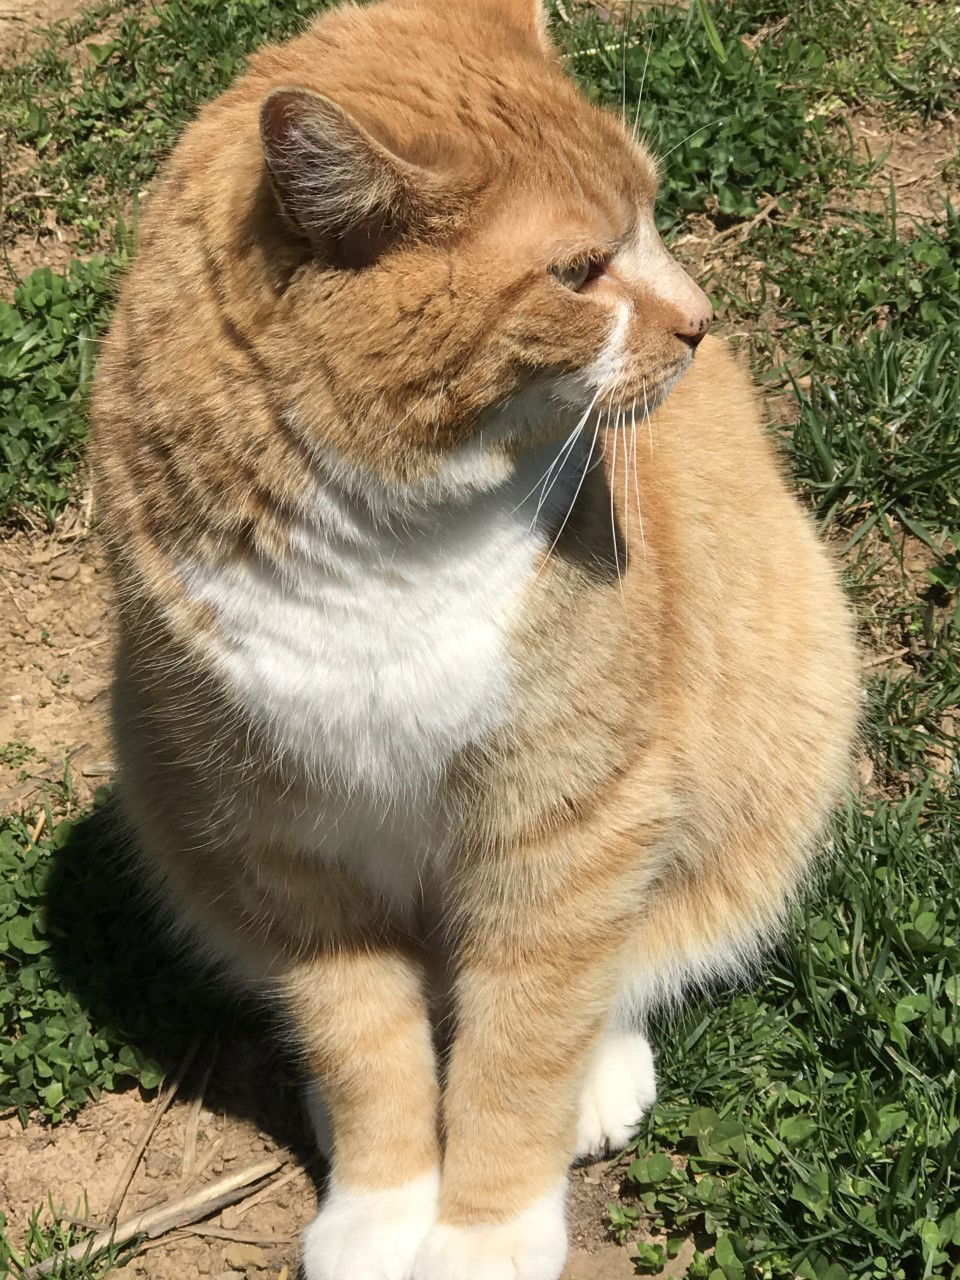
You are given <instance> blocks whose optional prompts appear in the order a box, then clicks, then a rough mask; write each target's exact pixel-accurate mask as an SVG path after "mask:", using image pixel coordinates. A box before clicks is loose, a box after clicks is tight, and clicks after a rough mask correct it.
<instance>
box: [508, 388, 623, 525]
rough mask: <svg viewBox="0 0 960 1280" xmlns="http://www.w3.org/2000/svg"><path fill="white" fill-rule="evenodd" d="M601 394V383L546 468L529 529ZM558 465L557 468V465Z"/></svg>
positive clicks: (518, 505)
mask: <svg viewBox="0 0 960 1280" xmlns="http://www.w3.org/2000/svg"><path fill="white" fill-rule="evenodd" d="M602 393H603V384H602V383H601V385H600V386H599V387H597V389H596V391H595V392H594V395H593V399H592V400H591V401H590V403H589V404H588V405H587V407H586V409H585V410H584V412H583V417H582V418H581V419H580V421H579V422H578V423H577V425H576V426H575V427H574V429H573V431H572V432H571V433H570V435H569V436H568V437H567V442H566V444H565V445H563V446H561V448H560V452H559V453H558V454H557V457H556V458H555V459H554V461H553V463H552V464H551V466H549V467H548V468H547V472H546V475H545V476H544V477H543V484H544V488H543V490H542V491H541V494H540V501H539V502H538V503H537V509H536V511H535V512H534V515H533V520H532V521H531V523H530V528H531V529H532V528H533V526H534V525H535V524H536V522H537V520H538V519H539V517H540V512H541V510H542V509H543V505H544V503H545V502H546V500H547V498H548V497H549V496H550V492H551V490H552V489H553V486H554V485H555V484H556V482H557V480H558V479H559V478H560V475H561V473H562V472H563V468H564V466H565V465H566V463H567V460H568V459H569V457H570V455H571V453H572V452H573V450H574V448H575V446H576V443H577V440H578V439H579V437H580V433H581V431H582V430H583V428H584V426H585V424H586V422H587V419H588V418H589V417H590V414H591V413H592V412H593V406H594V405H595V404H596V403H597V401H598V400H599V398H600V396H601V394H602ZM561 454H562V455H563V456H562V458H561ZM558 463H559V466H558V465H557V464H558ZM554 467H557V473H556V475H555V476H554V477H553V479H552V480H551V481H550V483H549V486H548V485H547V476H549V474H550V472H551V471H553V469H554ZM539 483H540V481H539V480H538V481H537V484H539ZM536 487H537V485H536V484H535V485H534V486H533V489H531V490H530V493H528V494H527V496H526V498H524V499H523V500H522V501H521V502H519V503H518V504H517V507H514V511H516V510H517V508H518V507H521V506H523V503H524V502H526V501H527V498H529V497H530V495H531V494H532V493H533V492H534V490H535V489H536Z"/></svg>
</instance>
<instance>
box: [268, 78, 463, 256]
mask: <svg viewBox="0 0 960 1280" xmlns="http://www.w3.org/2000/svg"><path fill="white" fill-rule="evenodd" d="M260 136H261V139H262V142H263V153H264V159H265V160H266V165H267V171H268V173H269V175H270V181H271V185H272V186H273V189H274V192H275V194H276V196H277V199H278V201H279V204H280V207H281V209H282V210H283V212H284V214H285V215H286V217H287V218H288V220H289V221H290V223H291V224H292V225H293V226H294V227H295V228H296V229H297V230H298V231H299V232H300V234H301V235H302V236H303V237H304V238H305V239H307V240H309V241H310V242H311V243H313V244H314V245H315V246H317V247H320V246H323V247H324V248H325V250H326V251H327V252H329V253H331V254H332V255H333V256H334V257H335V258H339V259H341V260H342V261H343V262H344V264H345V265H350V266H363V265H365V264H367V263H369V262H372V261H374V260H375V259H376V258H377V257H378V256H379V255H380V254H381V253H382V252H384V251H385V249H386V248H388V247H389V246H390V245H391V244H394V243H396V242H397V241H398V240H399V239H401V238H402V237H404V236H407V235H410V234H413V235H417V234H421V233H423V232H426V231H429V230H430V228H431V226H433V225H435V224H436V222H437V220H438V219H442V218H443V216H444V211H445V209H447V210H449V206H450V200H449V193H448V192H447V191H446V188H445V186H444V184H443V183H442V182H441V180H440V179H439V177H438V176H437V175H436V174H434V173H432V172H431V171H430V170H427V169H424V168H422V167H421V166H419V165H416V164H413V163H411V162H410V161H408V160H405V159H404V158H402V157H401V156H399V155H397V154H396V153H395V152H393V151H392V150H390V148H389V147H387V146H386V145H385V144H384V143H382V142H380V141H379V140H378V139H376V138H375V137H374V136H373V135H372V134H371V133H370V132H369V131H368V130H367V129H366V128H365V127H364V126H363V125H362V124H361V123H360V122H359V121H358V120H356V119H355V118H354V117H353V116H352V115H350V114H349V113H348V112H346V111H345V110H344V109H343V108H342V107H341V106H339V105H338V104H337V103H335V102H333V101H331V99H329V98H326V97H324V96H323V95H322V94H319V93H314V92H313V91H312V90H309V89H301V88H282V89H274V91H273V92H272V93H270V94H268V96H267V97H266V99H265V100H264V102H263V104H262V106H261V108H260ZM445 197H447V198H446V199H445Z"/></svg>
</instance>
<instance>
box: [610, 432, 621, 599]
mask: <svg viewBox="0 0 960 1280" xmlns="http://www.w3.org/2000/svg"><path fill="white" fill-rule="evenodd" d="M619 420H620V413H619V410H618V412H617V417H616V419H614V423H613V461H612V462H611V464H610V535H611V537H612V539H613V563H614V564H615V565H616V569H617V581H618V582H619V584H620V594H621V596H622V595H623V575H622V574H621V572H620V548H619V547H618V546H617V513H616V508H615V501H614V494H615V492H616V487H617V445H618V443H619V435H618V432H617V423H618V422H619Z"/></svg>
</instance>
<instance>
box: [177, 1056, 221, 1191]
mask: <svg viewBox="0 0 960 1280" xmlns="http://www.w3.org/2000/svg"><path fill="white" fill-rule="evenodd" d="M219 1052H220V1041H219V1039H218V1037H217V1035H216V1033H214V1037H213V1044H212V1046H211V1048H210V1057H209V1058H208V1059H207V1065H206V1067H204V1071H203V1078H202V1079H201V1081H200V1084H199V1086H198V1088H197V1092H196V1096H195V1097H193V1098H192V1099H191V1101H190V1106H189V1107H188V1109H187V1119H186V1123H185V1124H184V1127H183V1155H182V1156H181V1157H180V1190H181V1191H182V1190H184V1189H185V1188H186V1187H187V1186H188V1185H189V1182H190V1171H191V1170H192V1169H193V1162H194V1160H195V1159H196V1157H197V1135H198V1133H199V1131H200V1112H201V1110H202V1109H203V1099H204V1095H205V1094H206V1092H207V1086H208V1085H209V1084H210V1076H211V1075H212V1074H213V1068H214V1065H215V1063H216V1061H217V1054H218V1053H219Z"/></svg>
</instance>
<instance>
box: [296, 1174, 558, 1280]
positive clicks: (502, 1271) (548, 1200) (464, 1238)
mask: <svg viewBox="0 0 960 1280" xmlns="http://www.w3.org/2000/svg"><path fill="white" fill-rule="evenodd" d="M566 1192H567V1188H566V1180H564V1182H562V1183H561V1184H560V1185H559V1186H558V1187H556V1188H555V1189H554V1190H553V1191H551V1192H549V1193H548V1194H547V1195H545V1196H541V1197H540V1199H539V1200H535V1201H534V1202H533V1204H531V1205H528V1206H527V1208H526V1209H524V1210H523V1211H522V1212H521V1213H518V1214H517V1215H516V1217H514V1218H511V1219H510V1221H509V1222H504V1223H500V1224H497V1225H491V1226H479V1227H452V1226H449V1225H448V1224H447V1223H443V1222H441V1223H438V1224H437V1225H436V1226H435V1227H434V1229H433V1230H432V1231H431V1233H430V1235H429V1236H428V1238H427V1241H426V1243H425V1244H424V1246H423V1249H422V1250H421V1253H420V1255H419V1257H418V1258H417V1263H416V1266H415V1267H414V1269H413V1280H558V1277H559V1275H560V1273H561V1271H562V1270H563V1264H564V1262H565V1261H566V1256H567V1229H566V1223H565V1210H566ZM311 1280H312V1278H311Z"/></svg>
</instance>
